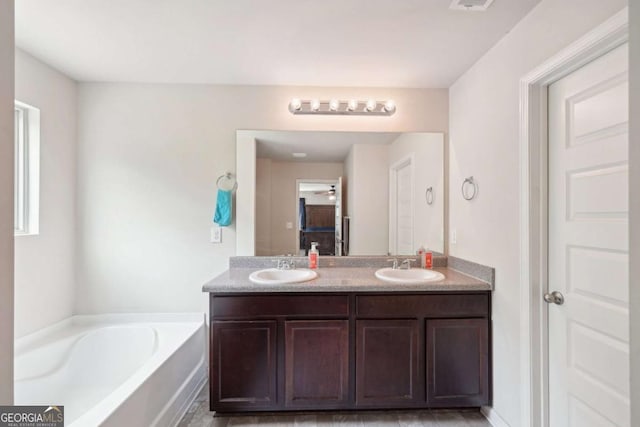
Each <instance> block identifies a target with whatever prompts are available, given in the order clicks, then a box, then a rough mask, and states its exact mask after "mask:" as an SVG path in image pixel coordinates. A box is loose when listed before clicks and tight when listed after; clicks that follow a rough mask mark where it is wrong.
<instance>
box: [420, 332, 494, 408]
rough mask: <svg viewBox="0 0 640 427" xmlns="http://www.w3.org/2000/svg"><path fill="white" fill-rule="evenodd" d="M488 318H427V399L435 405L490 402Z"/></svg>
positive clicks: (431, 404) (469, 404)
mask: <svg viewBox="0 0 640 427" xmlns="http://www.w3.org/2000/svg"><path fill="white" fill-rule="evenodd" d="M488 322H489V321H488V320H487V319H439V320H428V321H427V360H426V362H427V403H428V404H429V406H431V407H453V406H482V405H487V404H489V403H490V402H489V353H488V344H489V341H488V329H489V324H488Z"/></svg>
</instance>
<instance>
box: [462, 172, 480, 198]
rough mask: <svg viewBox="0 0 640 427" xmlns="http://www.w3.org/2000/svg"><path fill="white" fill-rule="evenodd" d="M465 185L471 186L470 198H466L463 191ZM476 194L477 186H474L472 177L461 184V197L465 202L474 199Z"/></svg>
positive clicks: (465, 193)
mask: <svg viewBox="0 0 640 427" xmlns="http://www.w3.org/2000/svg"><path fill="white" fill-rule="evenodd" d="M467 184H469V185H471V187H472V188H473V192H472V193H471V195H470V196H468V195H467V192H466V191H465V187H466V185H467ZM476 194H478V184H476V182H475V181H474V180H473V176H470V177H469V178H465V180H464V182H463V183H462V197H463V198H464V199H465V200H473V199H474V198H475V197H476Z"/></svg>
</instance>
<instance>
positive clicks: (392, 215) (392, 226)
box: [388, 153, 416, 255]
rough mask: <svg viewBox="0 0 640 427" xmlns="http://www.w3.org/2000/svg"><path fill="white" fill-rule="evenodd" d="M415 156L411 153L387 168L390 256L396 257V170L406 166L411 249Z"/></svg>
mask: <svg viewBox="0 0 640 427" xmlns="http://www.w3.org/2000/svg"><path fill="white" fill-rule="evenodd" d="M415 163H416V159H415V155H414V153H411V154H409V155H407V156H404V157H402V158H401V159H399V160H398V161H396V162H394V163H393V164H391V165H390V166H389V244H388V246H389V253H390V254H391V255H398V254H397V253H396V252H398V232H397V231H398V215H397V212H398V203H397V199H398V194H397V191H396V188H397V187H398V170H399V169H401V168H402V167H403V166H405V165H408V166H409V167H410V170H411V190H410V191H411V231H412V233H411V246H412V247H413V246H414V244H415V242H414V236H413V230H414V229H415V220H416V219H415V202H416V201H415V187H416V182H415V181H416V176H415Z"/></svg>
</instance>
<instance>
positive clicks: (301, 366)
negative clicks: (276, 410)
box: [285, 320, 349, 408]
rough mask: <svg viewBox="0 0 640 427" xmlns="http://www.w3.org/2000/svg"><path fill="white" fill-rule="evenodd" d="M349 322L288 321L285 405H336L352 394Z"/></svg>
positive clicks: (344, 402) (333, 406)
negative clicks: (350, 390)
mask: <svg viewBox="0 0 640 427" xmlns="http://www.w3.org/2000/svg"><path fill="white" fill-rule="evenodd" d="M348 370H349V322H348V321H347V320H315V321H287V322H285V397H286V400H285V405H286V406H288V407H298V408H300V407H305V408H336V407H340V406H341V405H344V404H346V403H347V400H348V397H349V373H348Z"/></svg>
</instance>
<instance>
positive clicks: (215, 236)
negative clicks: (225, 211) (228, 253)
mask: <svg viewBox="0 0 640 427" xmlns="http://www.w3.org/2000/svg"><path fill="white" fill-rule="evenodd" d="M211 243H222V227H218V226H217V225H214V226H213V227H211Z"/></svg>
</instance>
